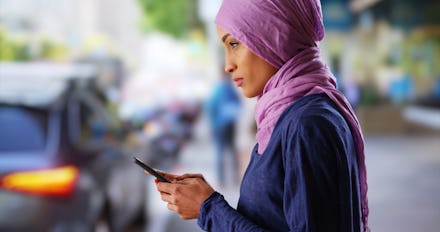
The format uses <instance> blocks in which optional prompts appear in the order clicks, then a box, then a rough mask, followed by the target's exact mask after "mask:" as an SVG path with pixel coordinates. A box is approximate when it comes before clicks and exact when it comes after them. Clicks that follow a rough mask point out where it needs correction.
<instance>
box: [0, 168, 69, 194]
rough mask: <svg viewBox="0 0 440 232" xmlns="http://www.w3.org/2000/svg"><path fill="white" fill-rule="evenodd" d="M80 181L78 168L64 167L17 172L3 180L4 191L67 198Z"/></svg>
mask: <svg viewBox="0 0 440 232" xmlns="http://www.w3.org/2000/svg"><path fill="white" fill-rule="evenodd" d="M77 179H78V168H77V167H75V166H72V165H70V166H63V167H58V168H53V169H45V170H37V171H26V172H15V173H10V174H8V175H6V176H4V177H3V178H2V179H1V182H0V183H1V186H2V187H3V188H4V189H8V190H13V191H20V192H26V193H31V194H37V195H50V196H67V195H69V194H70V193H71V192H72V190H73V188H74V186H75V183H76V180H77Z"/></svg>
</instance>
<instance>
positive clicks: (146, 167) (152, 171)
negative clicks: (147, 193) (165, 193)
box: [133, 157, 171, 183]
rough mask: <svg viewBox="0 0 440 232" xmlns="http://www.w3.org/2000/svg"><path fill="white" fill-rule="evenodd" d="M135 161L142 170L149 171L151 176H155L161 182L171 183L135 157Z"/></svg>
mask: <svg viewBox="0 0 440 232" xmlns="http://www.w3.org/2000/svg"><path fill="white" fill-rule="evenodd" d="M133 159H134V162H135V163H136V164H137V165H139V166H140V167H141V168H143V169H144V170H145V171H147V172H148V173H150V174H151V175H153V176H155V177H156V178H157V179H158V180H159V181H162V182H167V183H171V181H170V180H168V179H167V178H165V177H164V176H162V175H161V174H160V173H158V172H156V171H155V170H154V169H153V168H151V167H150V166H148V165H146V164H145V163H144V162H142V161H140V160H139V159H138V158H136V157H133Z"/></svg>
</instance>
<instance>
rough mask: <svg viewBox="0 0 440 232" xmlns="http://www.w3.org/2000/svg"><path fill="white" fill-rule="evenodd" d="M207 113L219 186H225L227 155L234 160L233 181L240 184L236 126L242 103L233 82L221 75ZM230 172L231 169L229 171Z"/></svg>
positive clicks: (208, 104) (208, 103) (209, 101)
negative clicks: (214, 148)
mask: <svg viewBox="0 0 440 232" xmlns="http://www.w3.org/2000/svg"><path fill="white" fill-rule="evenodd" d="M206 108H207V113H208V117H209V121H210V124H211V132H212V133H211V134H212V138H213V139H214V143H215V147H216V164H217V166H216V168H217V179H218V185H219V186H221V187H224V186H225V177H226V175H225V171H227V170H226V169H225V160H226V155H227V154H230V155H231V158H232V161H233V162H232V165H230V166H231V167H232V170H231V171H232V175H233V180H234V181H235V182H236V183H238V182H239V170H238V167H239V165H238V164H239V160H238V152H237V147H236V141H235V140H236V136H235V135H236V129H235V128H236V124H237V120H238V117H239V114H240V109H241V102H240V97H239V96H238V94H237V92H236V90H235V89H234V86H233V85H232V82H231V80H230V79H229V77H228V76H227V75H224V74H223V75H221V80H220V81H219V82H218V83H217V84H216V85H215V86H214V89H213V93H212V96H211V97H210V99H209V100H208V102H207V107H206ZM228 170H230V169H228Z"/></svg>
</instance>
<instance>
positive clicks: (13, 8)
mask: <svg viewBox="0 0 440 232" xmlns="http://www.w3.org/2000/svg"><path fill="white" fill-rule="evenodd" d="M220 3H221V0H124V1H121V0H0V62H1V64H2V65H3V66H0V69H2V68H3V69H5V70H6V68H5V67H7V66H8V65H11V64H17V63H18V64H23V63H27V64H35V65H37V66H38V65H49V66H50V65H71V64H89V65H91V66H93V67H94V68H95V71H96V72H95V74H94V79H96V83H97V86H98V87H97V91H98V92H99V94H100V96H101V97H102V98H103V99H104V101H103V102H104V106H105V108H106V110H107V111H108V112H109V114H110V115H111V116H112V117H114V118H116V121H117V122H118V124H117V125H118V126H119V127H121V128H123V132H124V136H119V137H118V136H116V137H114V138H113V139H114V140H117V144H118V145H117V146H120V147H122V148H123V150H124V151H125V155H124V156H125V158H126V159H130V158H131V156H132V155H133V153H142V154H143V155H144V159H145V160H148V161H149V162H150V163H152V164H154V165H155V166H156V167H159V168H161V169H164V170H166V171H170V172H176V173H183V172H200V173H204V174H205V176H206V178H207V179H208V181H210V183H212V184H213V185H214V186H216V177H215V149H214V145H213V141H212V138H211V133H210V128H209V120H208V119H207V115H206V112H205V105H206V101H207V100H208V98H209V96H210V94H211V93H212V89H213V86H214V84H215V83H216V82H218V81H219V79H220V77H221V64H222V62H223V53H222V47H221V45H220V43H219V42H218V38H217V35H216V32H215V24H214V18H215V15H216V11H217V9H218V8H219V5H220ZM321 3H322V10H323V14H324V24H325V27H326V36H325V38H324V41H323V42H322V43H321V44H320V47H321V49H322V57H323V59H324V60H325V61H326V63H327V64H328V66H329V67H330V69H331V70H332V71H333V72H334V73H335V75H336V77H337V81H338V88H339V89H340V90H341V91H342V92H344V93H345V95H346V96H347V98H348V100H349V101H350V103H351V104H352V106H353V108H354V109H355V110H356V113H357V115H358V118H359V120H360V122H361V125H362V129H363V132H364V135H365V140H366V152H367V154H366V156H367V157H366V159H367V170H368V182H369V203H370V227H371V229H372V231H378V232H381V231H384V232H389V231H399V232H402V231H438V228H440V221H439V220H438V219H439V218H440V199H439V197H438V196H439V195H440V182H439V181H438V178H439V177H440V13H439V12H440V2H439V1H436V0H422V1H421V0H321ZM237 4H239V1H237ZM3 71H4V70H3ZM6 73H7V72H6V71H4V72H2V70H0V75H2V76H0V102H1V97H3V96H5V94H2V93H1V91H4V92H3V93H6V91H8V90H7V89H6V87H5V86H6V84H5V83H6V82H5V81H4V82H2V81H1V80H2V79H7V78H9V77H7V74H6ZM23 82H24V83H21V84H24V85H27V84H28V82H32V81H30V80H29V79H27V80H23ZM2 85H3V88H2ZM237 91H240V90H238V89H237ZM242 102H243V105H242V106H243V107H242V108H241V110H240V120H239V123H238V124H237V127H238V130H237V145H238V149H239V151H240V155H239V156H240V157H239V160H240V172H241V173H242V172H243V171H244V169H245V167H246V164H247V161H248V158H249V157H248V156H249V154H250V151H251V149H252V147H253V145H254V142H255V139H254V132H255V124H254V119H253V108H254V106H255V99H242ZM0 125H2V124H1V123H0ZM0 130H2V128H0ZM0 134H1V133H0ZM23 139H26V138H23ZM1 143H2V142H1V141H0V144H1ZM115 144H116V143H115ZM1 154H2V150H0V156H1ZM227 161H228V160H227ZM1 162H3V161H2V159H0V164H1ZM228 162H230V160H229V161H228ZM229 166H231V165H229ZM0 167H2V165H0ZM129 169H133V170H136V171H140V170H139V169H137V167H136V166H134V165H132V166H130V167H129ZM7 173H8V172H6V171H2V172H0V174H1V175H2V176H0V178H3V176H4V175H6V174H7ZM133 175H135V174H133ZM130 179H131V177H130V176H125V177H123V178H120V179H118V181H120V182H124V181H129V180H130ZM142 182H143V183H144V185H145V186H144V187H143V188H144V191H142V193H141V194H142V196H143V198H144V199H145V201H143V203H142V204H143V205H142V211H143V213H142V216H141V219H142V220H136V221H137V222H138V223H135V224H134V225H132V226H129V227H126V229H124V230H128V231H151V232H156V231H199V230H198V229H197V226H196V222H195V221H194V220H192V221H181V220H180V219H179V218H178V217H176V216H175V215H174V214H173V213H170V212H168V211H167V210H166V206H165V205H164V204H163V203H161V202H160V198H159V196H158V194H157V193H156V192H155V191H154V185H153V184H152V179H151V178H149V177H145V178H144V179H143V180H142ZM117 183H119V182H116V184H115V185H114V186H113V187H112V188H113V189H118V184H117ZM0 186H2V185H0ZM113 191H116V192H117V190H113ZM219 191H221V192H222V193H223V194H224V195H225V196H226V198H227V199H228V201H229V202H230V203H231V205H233V206H235V205H234V204H236V202H237V199H238V186H236V185H235V184H232V183H231V184H229V185H227V186H221V187H220V186H219ZM0 192H8V194H15V192H14V191H13V190H8V189H6V188H4V186H2V187H0ZM18 194H22V195H23V193H18ZM121 194H122V195H123V196H124V197H126V198H130V194H129V193H125V195H124V194H123V193H121ZM24 195H25V196H26V194H24ZM30 197H34V198H35V197H40V196H30ZM0 202H2V195H0ZM1 208H2V207H1V206H0V211H2V209H1ZM65 210H66V211H68V210H69V208H68V207H67V206H66V207H65ZM1 215H4V214H2V213H0V216H1ZM17 217H20V215H17ZM71 217H73V218H75V217H78V215H71ZM54 220H57V219H56V218H54ZM106 220H107V219H106ZM109 220H111V219H109ZM1 223H2V220H1V219H0V228H2V225H1ZM96 230H101V231H106V230H109V228H108V227H105V226H104V227H99V228H98V229H96ZM121 230H122V229H121ZM54 231H81V229H78V228H76V229H75V228H68V227H66V228H64V227H63V229H61V230H57V229H56V228H55V229H54Z"/></svg>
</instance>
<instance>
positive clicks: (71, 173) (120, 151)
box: [0, 63, 147, 231]
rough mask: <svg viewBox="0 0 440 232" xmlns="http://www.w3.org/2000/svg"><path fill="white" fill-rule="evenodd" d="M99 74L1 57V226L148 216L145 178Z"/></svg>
mask: <svg viewBox="0 0 440 232" xmlns="http://www.w3.org/2000/svg"><path fill="white" fill-rule="evenodd" d="M95 73H96V72H95V70H94V69H93V67H90V66H87V65H80V64H75V65H74V64H62V65H60V64H47V63H0V231H96V230H97V229H99V228H106V229H108V230H110V231H123V230H125V228H127V227H128V226H130V225H131V224H133V223H135V221H136V220H137V219H139V218H140V219H143V218H145V216H144V215H143V213H144V211H145V207H144V204H145V202H144V201H145V195H144V193H145V187H146V185H145V176H144V174H143V173H142V171H140V170H139V169H138V168H137V167H136V166H135V165H133V164H132V163H131V162H132V159H131V155H130V154H128V151H129V152H131V150H130V148H127V147H124V144H122V143H121V139H120V138H118V137H117V136H120V128H119V122H118V120H117V119H116V118H115V117H114V116H113V115H112V114H110V113H109V111H108V110H107V108H106V105H105V98H104V97H103V95H102V94H100V93H99V91H97V88H95V87H94V86H95V85H94V78H95ZM138 156H140V158H142V159H143V160H147V157H145V156H142V154H140V155H138Z"/></svg>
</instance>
